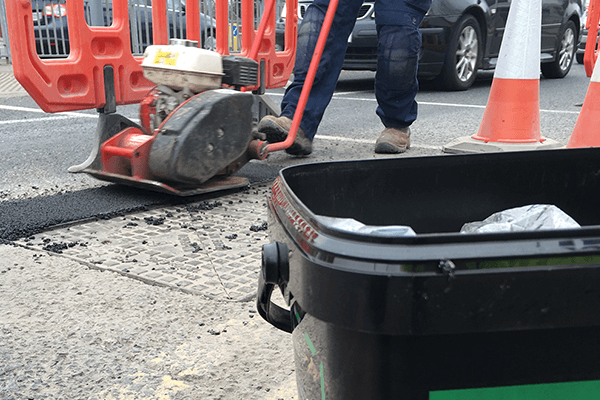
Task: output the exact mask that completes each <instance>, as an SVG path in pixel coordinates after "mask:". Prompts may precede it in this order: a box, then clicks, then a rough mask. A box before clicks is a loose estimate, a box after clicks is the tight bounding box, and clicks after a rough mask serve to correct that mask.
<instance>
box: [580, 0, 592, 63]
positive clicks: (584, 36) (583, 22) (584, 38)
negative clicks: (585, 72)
mask: <svg viewBox="0 0 600 400" xmlns="http://www.w3.org/2000/svg"><path fill="white" fill-rule="evenodd" d="M589 4H590V0H585V1H584V11H583V16H582V17H581V40H580V41H579V45H578V46H577V51H576V52H575V59H576V60H577V62H578V63H579V64H583V55H584V54H585V44H586V42H587V35H588V30H587V29H586V28H585V25H586V21H587V11H588V6H589ZM596 41H597V39H596Z"/></svg>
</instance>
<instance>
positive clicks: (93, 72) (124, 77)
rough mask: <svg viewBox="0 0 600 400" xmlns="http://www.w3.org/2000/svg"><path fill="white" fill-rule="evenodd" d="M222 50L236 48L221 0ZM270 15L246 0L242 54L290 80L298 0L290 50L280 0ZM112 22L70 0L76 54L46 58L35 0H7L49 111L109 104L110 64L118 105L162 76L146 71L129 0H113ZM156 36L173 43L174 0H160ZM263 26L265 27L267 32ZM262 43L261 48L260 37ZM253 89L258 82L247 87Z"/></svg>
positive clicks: (190, 18)
mask: <svg viewBox="0 0 600 400" xmlns="http://www.w3.org/2000/svg"><path fill="white" fill-rule="evenodd" d="M216 1H217V3H216V21H217V22H216V37H217V51H218V52H219V53H221V54H228V53H229V49H228V33H229V21H228V2H227V0H216ZM267 3H268V4H267V5H266V7H265V12H264V13H265V16H267V17H268V18H263V19H262V20H261V23H260V26H259V29H258V30H255V29H254V4H253V0H242V27H241V32H242V35H241V39H242V48H241V52H240V53H239V55H240V56H244V57H250V56H251V55H252V57H250V58H253V59H255V60H256V61H258V62H259V63H260V62H261V61H264V66H265V68H264V81H265V82H264V86H265V87H266V88H275V87H281V86H284V85H285V84H286V82H287V80H288V79H289V76H290V74H291V72H292V69H293V65H294V57H295V50H296V37H297V20H298V17H297V13H296V10H297V0H287V2H286V10H287V14H286V21H287V23H286V30H285V40H286V43H285V50H284V51H279V52H276V51H275V17H276V16H275V5H276V4H275V1H274V0H268V2H267ZM112 4H113V5H112V8H113V10H112V11H113V22H112V25H111V26H108V27H104V26H88V24H87V23H86V21H85V15H84V2H83V0H67V8H68V10H69V11H68V22H67V23H68V30H69V42H70V43H69V44H70V54H69V56H68V57H67V58H65V59H44V60H42V59H40V58H39V57H38V55H37V53H36V46H35V38H34V29H33V20H32V19H33V18H32V9H31V2H30V1H29V0H11V1H7V2H6V11H7V17H8V18H7V20H8V32H9V36H10V45H11V52H12V59H13V71H14V74H15V78H16V79H17V80H18V81H19V83H20V84H21V85H22V86H23V87H24V88H25V90H26V91H27V92H28V93H29V94H30V95H31V97H32V98H33V99H34V100H35V102H36V103H37V104H38V105H39V106H40V108H42V109H43V110H44V111H46V112H61V111H74V110H83V109H91V108H102V107H104V106H105V105H106V103H107V99H106V98H105V86H104V69H105V67H106V66H111V67H112V68H113V71H114V89H115V98H116V105H124V104H133V103H139V102H140V101H141V100H142V99H143V98H144V97H145V96H146V95H147V94H148V92H149V91H150V90H151V89H153V88H154V86H155V85H154V84H153V83H151V82H150V81H148V80H146V79H145V78H144V76H143V73H142V68H141V62H142V58H141V57H134V56H133V55H132V54H131V50H130V27H129V11H128V3H127V0H113V1H112ZM186 8H187V12H186V35H187V38H189V39H191V40H198V41H199V39H200V18H199V0H188V1H187V4H186ZM152 32H153V43H154V44H167V43H168V39H169V38H168V33H169V29H168V20H167V5H166V0H153V1H152ZM259 33H260V34H259ZM254 43H256V45H255V51H253V52H252V53H253V54H251V50H252V45H253V44H254ZM247 89H250V90H253V89H256V88H247Z"/></svg>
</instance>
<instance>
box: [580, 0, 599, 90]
mask: <svg viewBox="0 0 600 400" xmlns="http://www.w3.org/2000/svg"><path fill="white" fill-rule="evenodd" d="M599 23H600V4H598V0H591V1H590V4H589V6H588V12H587V21H586V23H585V27H586V29H587V30H588V34H587V40H586V42H585V53H583V65H584V66H585V74H586V75H587V77H588V78H590V77H591V76H592V73H593V72H594V66H595V65H596V60H597V59H598V50H597V49H596V43H597V38H598V24H599Z"/></svg>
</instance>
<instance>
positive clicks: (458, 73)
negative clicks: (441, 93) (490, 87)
mask: <svg viewBox="0 0 600 400" xmlns="http://www.w3.org/2000/svg"><path fill="white" fill-rule="evenodd" d="M481 48H482V42H481V28H480V27H479V23H478V22H477V20H476V19H475V17H474V16H472V15H469V14H467V15H464V16H463V17H462V18H461V19H460V20H458V22H457V23H456V26H455V29H454V31H453V32H452V35H451V36H450V42H449V43H448V53H447V54H446V60H445V61H444V67H443V68H442V73H441V75H440V79H441V83H442V85H443V86H444V88H445V89H447V90H467V89H468V88H470V87H471V85H473V82H474V81H475V77H476V76H477V68H478V67H479V63H480V59H481Z"/></svg>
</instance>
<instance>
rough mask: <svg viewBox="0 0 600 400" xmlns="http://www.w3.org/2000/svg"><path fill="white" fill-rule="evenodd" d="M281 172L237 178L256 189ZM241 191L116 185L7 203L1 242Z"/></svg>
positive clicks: (0, 212)
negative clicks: (189, 192)
mask: <svg viewBox="0 0 600 400" xmlns="http://www.w3.org/2000/svg"><path fill="white" fill-rule="evenodd" d="M280 169H281V167H280V166H276V165H267V164H254V163H250V164H247V165H246V166H245V167H244V168H242V169H241V170H240V171H239V172H238V173H237V174H236V175H237V176H243V177H246V178H248V179H249V181H250V184H251V185H252V184H257V183H265V182H270V181H272V180H273V179H275V177H276V176H277V174H278V173H279V170H280ZM237 190H245V189H236V190H227V191H221V192H216V193H210V194H205V195H199V196H190V197H178V196H173V195H169V194H163V193H157V192H151V191H147V190H141V189H136V188H133V187H128V186H123V185H119V184H113V185H107V186H102V187H97V188H90V189H84V190H79V191H72V192H61V193H58V194H55V195H51V196H41V197H33V198H28V199H19V200H6V201H3V202H0V241H14V240H18V239H22V238H26V237H29V236H32V235H36V234H39V233H40V232H43V231H45V230H48V229H50V228H53V227H57V226H60V225H65V224H69V223H74V222H84V221H90V220H97V219H108V218H113V217H117V216H122V215H126V214H128V213H132V212H137V211H143V210H146V209H149V208H155V207H160V206H166V205H178V204H187V203H192V202H197V201H203V200H208V199H214V198H218V197H219V196H222V195H224V194H228V193H232V192H235V191H237Z"/></svg>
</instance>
